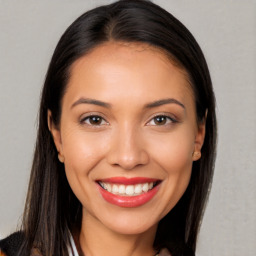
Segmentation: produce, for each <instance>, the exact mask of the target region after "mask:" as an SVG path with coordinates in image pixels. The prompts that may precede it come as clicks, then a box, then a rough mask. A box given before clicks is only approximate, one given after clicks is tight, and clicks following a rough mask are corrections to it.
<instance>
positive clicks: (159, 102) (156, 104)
mask: <svg viewBox="0 0 256 256" xmlns="http://www.w3.org/2000/svg"><path fill="white" fill-rule="evenodd" d="M170 103H174V104H177V105H179V106H181V107H182V108H184V109H186V108H185V106H184V104H182V103H181V102H180V101H178V100H176V99H173V98H167V99H162V100H157V101H154V102H152V103H148V104H146V105H145V108H154V107H159V106H162V105H165V104H170Z"/></svg>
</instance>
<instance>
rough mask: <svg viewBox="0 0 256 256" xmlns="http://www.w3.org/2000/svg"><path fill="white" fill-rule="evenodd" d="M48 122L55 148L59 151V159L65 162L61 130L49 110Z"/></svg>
mask: <svg viewBox="0 0 256 256" xmlns="http://www.w3.org/2000/svg"><path fill="white" fill-rule="evenodd" d="M47 122H48V129H49V131H50V133H51V134H52V138H53V141H54V144H55V147H56V149H57V151H58V158H59V160H60V162H62V163H63V162H64V156H63V150H62V142H61V133H60V129H59V128H58V127H56V125H55V124H54V122H53V120H52V112H51V111H50V110H49V109H48V112H47Z"/></svg>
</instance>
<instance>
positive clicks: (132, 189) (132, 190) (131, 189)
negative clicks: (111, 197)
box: [99, 182, 153, 196]
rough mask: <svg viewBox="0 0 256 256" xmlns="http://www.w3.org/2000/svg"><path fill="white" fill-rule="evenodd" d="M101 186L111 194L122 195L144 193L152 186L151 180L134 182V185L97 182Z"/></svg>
mask: <svg viewBox="0 0 256 256" xmlns="http://www.w3.org/2000/svg"><path fill="white" fill-rule="evenodd" d="M99 183H100V185H101V187H103V188H104V189H105V190H107V191H108V192H110V193H113V194H120V195H123V196H137V195H140V194H142V193H146V192H148V191H149V190H151V189H152V188H153V182H149V183H143V184H136V185H123V184H111V183H105V182H99Z"/></svg>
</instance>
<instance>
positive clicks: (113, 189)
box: [112, 184, 119, 194]
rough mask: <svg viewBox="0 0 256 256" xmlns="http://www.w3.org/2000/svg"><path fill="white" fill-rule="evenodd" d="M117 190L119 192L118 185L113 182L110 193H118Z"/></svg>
mask: <svg viewBox="0 0 256 256" xmlns="http://www.w3.org/2000/svg"><path fill="white" fill-rule="evenodd" d="M118 192H119V189H118V186H117V185H116V184H114V185H113V186H112V193H113V194H118Z"/></svg>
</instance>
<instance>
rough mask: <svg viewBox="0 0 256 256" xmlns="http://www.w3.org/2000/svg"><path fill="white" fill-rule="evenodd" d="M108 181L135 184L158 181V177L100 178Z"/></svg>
mask: <svg viewBox="0 0 256 256" xmlns="http://www.w3.org/2000/svg"><path fill="white" fill-rule="evenodd" d="M100 181H102V182H106V183H113V184H124V185H135V184H141V183H150V182H156V181H158V179H152V178H146V177H133V178H126V177H112V178H108V179H103V180H100Z"/></svg>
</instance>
